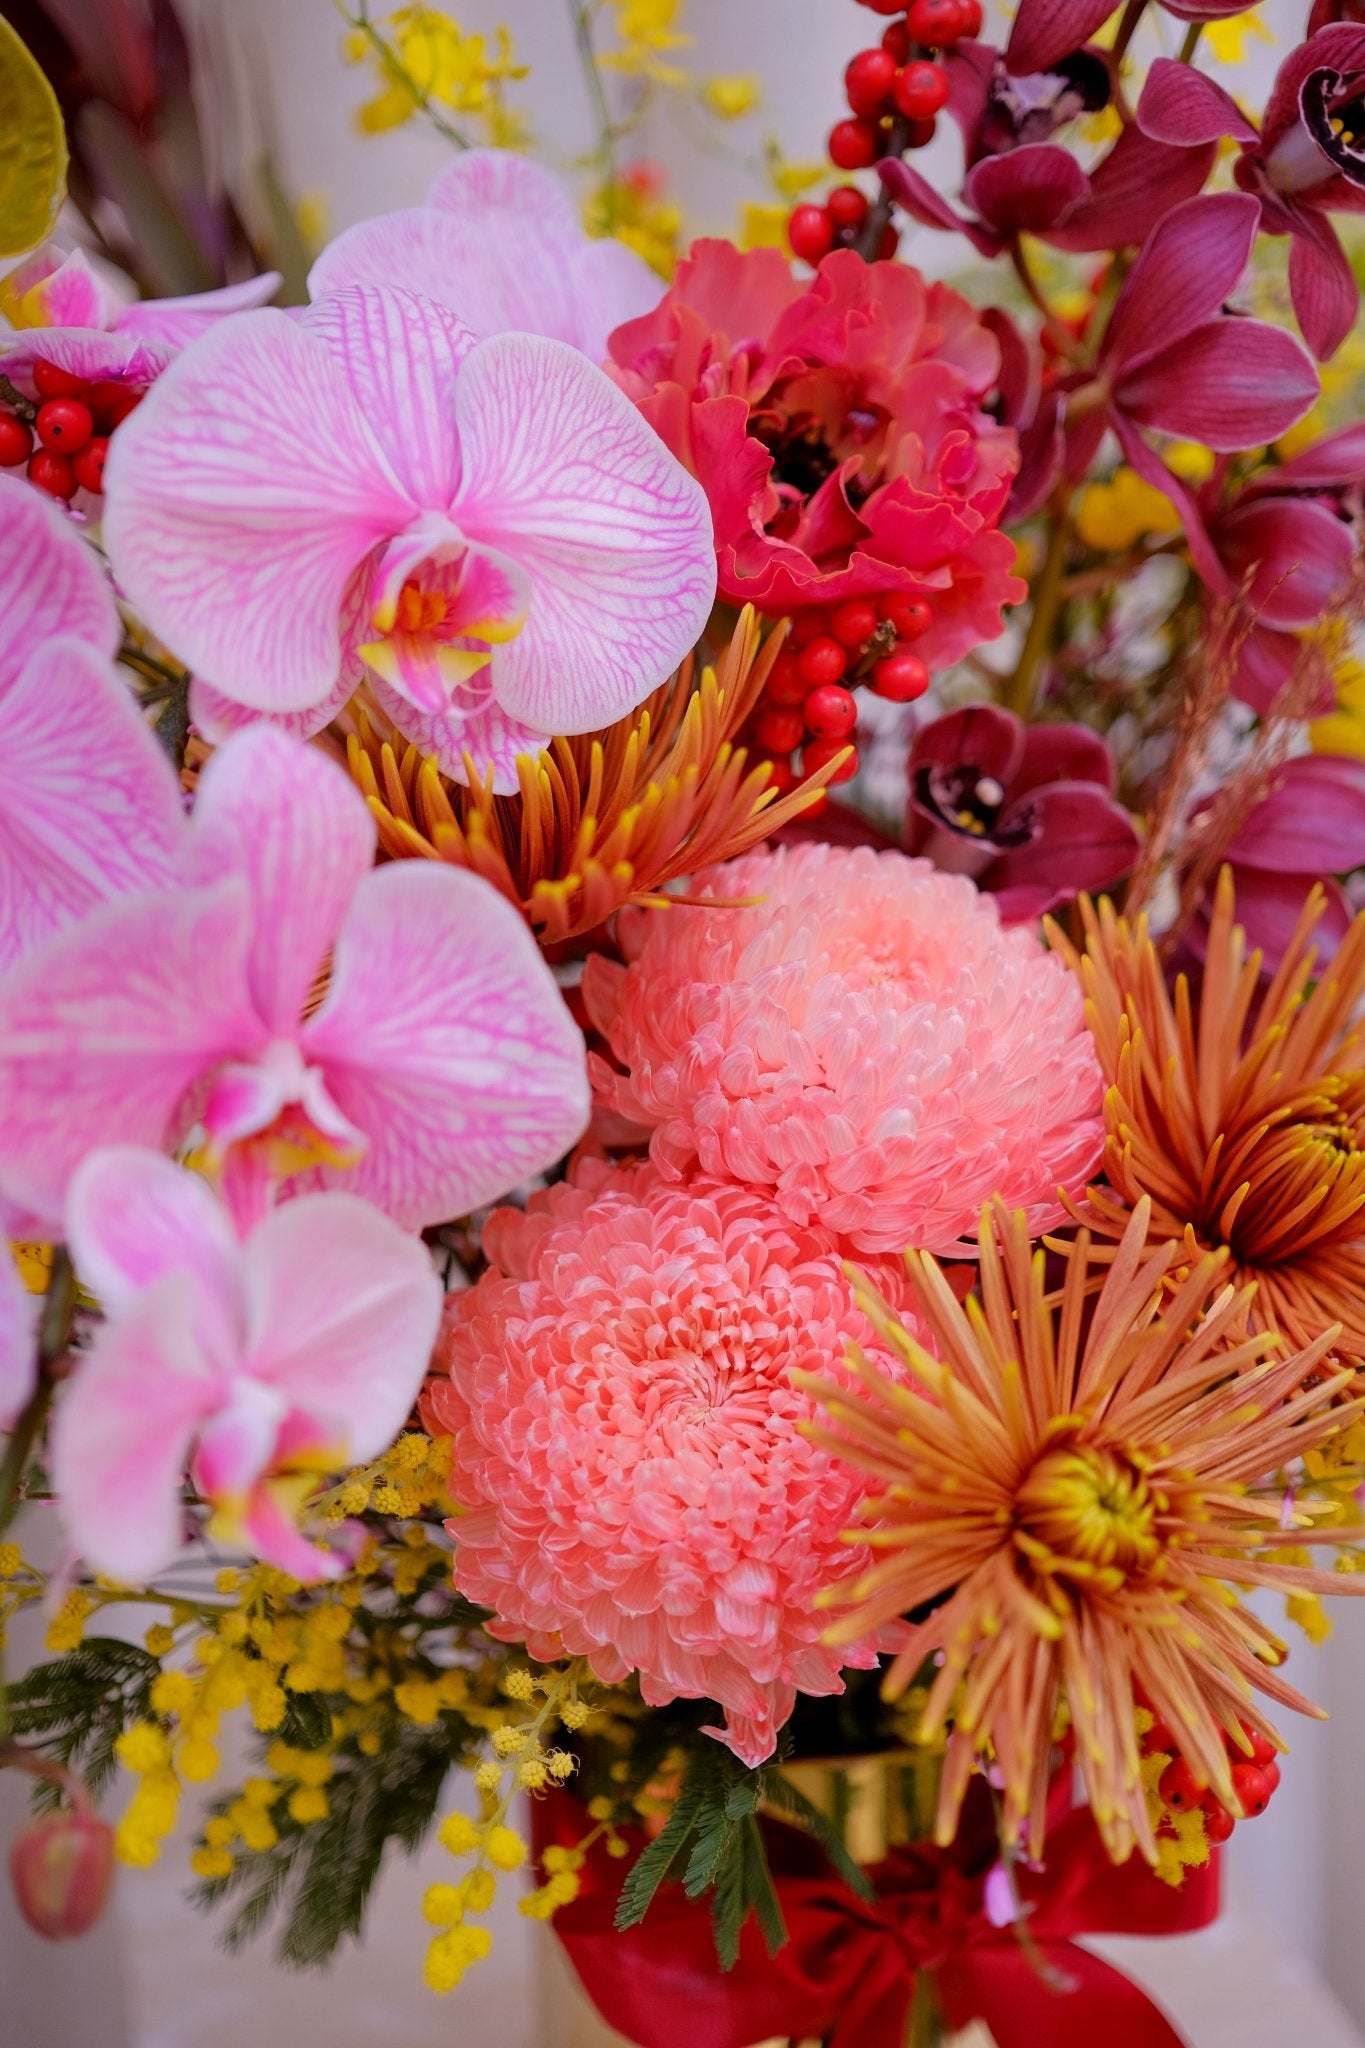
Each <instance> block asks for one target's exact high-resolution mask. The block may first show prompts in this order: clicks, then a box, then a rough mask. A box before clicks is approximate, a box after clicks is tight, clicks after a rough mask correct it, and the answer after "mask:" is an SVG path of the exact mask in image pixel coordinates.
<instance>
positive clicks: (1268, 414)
mask: <svg viewBox="0 0 1365 2048" xmlns="http://www.w3.org/2000/svg"><path fill="white" fill-rule="evenodd" d="M1317 396H1318V377H1317V372H1316V370H1315V369H1314V368H1313V363H1312V359H1311V357H1310V356H1309V355H1308V353H1307V351H1306V350H1305V349H1304V348H1303V347H1302V346H1301V345H1300V343H1298V342H1297V341H1295V339H1294V337H1293V336H1292V335H1291V334H1285V333H1284V332H1283V331H1282V330H1281V329H1280V328H1278V327H1268V326H1266V325H1265V323H1264V322H1263V321H1260V320H1236V319H1231V318H1224V319H1221V320H1209V321H1207V322H1206V323H1205V324H1204V326H1202V327H1199V328H1196V329H1195V331H1194V332H1193V333H1192V334H1186V335H1185V336H1184V337H1183V338H1182V339H1181V341H1180V342H1179V344H1178V345H1177V346H1175V347H1173V348H1171V349H1169V350H1166V351H1164V352H1162V353H1161V354H1159V355H1156V356H1149V357H1148V358H1147V359H1146V360H1145V361H1144V362H1143V363H1142V365H1141V367H1140V368H1137V369H1130V370H1127V371H1126V372H1125V373H1124V375H1123V377H1122V378H1121V380H1120V382H1119V385H1118V388H1117V390H1116V392H1115V398H1116V401H1117V403H1118V404H1119V405H1120V406H1121V407H1122V409H1123V411H1124V412H1126V413H1127V414H1128V416H1129V417H1130V418H1131V419H1134V420H1136V421H1137V422H1138V424H1139V425H1140V426H1144V427H1152V428H1155V429H1157V431H1158V432H1160V433H1163V434H1174V435H1176V436H1178V437H1179V438H1180V439H1182V440H1198V441H1199V442H1201V443H1202V444H1203V446H1204V447H1206V448H1212V449H1214V450H1215V451H1217V452H1219V453H1224V452H1227V453H1231V452H1234V451H1236V450H1238V449H1241V448H1257V447H1259V446H1260V445H1261V443H1262V442H1263V441H1273V440H1275V439H1276V438H1277V437H1278V436H1279V435H1280V434H1283V433H1286V432H1287V431H1288V429H1289V428H1290V427H1292V426H1293V425H1294V424H1295V422H1296V421H1297V420H1301V419H1302V418H1303V416H1304V414H1305V413H1306V412H1307V411H1308V409H1309V407H1310V406H1311V405H1313V403H1314V402H1315V400H1316V399H1317Z"/></svg>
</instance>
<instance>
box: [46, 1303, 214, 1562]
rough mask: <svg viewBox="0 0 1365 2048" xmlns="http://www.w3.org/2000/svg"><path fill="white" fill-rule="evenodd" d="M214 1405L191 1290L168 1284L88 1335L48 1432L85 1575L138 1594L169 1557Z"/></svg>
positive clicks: (178, 1539) (63, 1504) (67, 1517)
mask: <svg viewBox="0 0 1365 2048" xmlns="http://www.w3.org/2000/svg"><path fill="white" fill-rule="evenodd" d="M214 1405H215V1387H214V1379H213V1376H212V1374H211V1372H210V1370H209V1367H208V1365H207V1364H206V1362H205V1360H204V1358H203V1356H202V1355H201V1353H200V1351H199V1347H198V1345H197V1343H196V1341H195V1335H194V1283H193V1281H192V1280H191V1278H190V1276H189V1274H188V1273H168V1274H166V1275H164V1276H163V1278H162V1279H160V1280H158V1281H157V1282H156V1283H155V1284H154V1285H153V1286H152V1287H150V1288H149V1289H148V1290H147V1292H146V1293H145V1294H143V1295H142V1296H141V1297H140V1298H139V1299H138V1300H137V1301H136V1302H134V1303H133V1305H132V1307H131V1308H129V1309H128V1311H127V1313H126V1314H124V1315H121V1316H119V1317H117V1318H115V1319H114V1320H113V1321H111V1322H108V1323H105V1324H104V1325H103V1327H102V1328H101V1329H100V1330H99V1331H98V1332H97V1333H96V1336H95V1341H94V1343H93V1344H92V1346H91V1347H90V1350H89V1351H88V1352H87V1353H86V1354H85V1355H84V1357H83V1358H82V1359H81V1362H80V1365H79V1367H78V1368H77V1371H76V1373H75V1376H74V1378H73V1379H72V1381H71V1382H70V1384H69V1385H68V1386H67V1388H66V1389H65V1390H64V1392H63V1394H62V1398H61V1401H60V1403H59V1405H58V1408H57V1417H56V1421H55V1423H54V1424H53V1428H52V1474H53V1480H54V1483H55V1486H56V1491H57V1494H58V1496H59V1499H60V1502H61V1516H62V1520H63V1522H64V1523H65V1524H66V1527H67V1529H68V1530H69V1531H70V1533H71V1536H72V1539H73V1541H74V1542H75V1544H76V1546H77V1548H78V1549H79V1550H80V1552H81V1554H82V1556H83V1557H84V1558H85V1559H86V1561H87V1563H88V1564H89V1565H91V1567H92V1568H93V1569H94V1570H95V1571H98V1572H103V1573H104V1574H106V1576H108V1577H109V1578H112V1579H118V1580H119V1581H121V1582H122V1583H123V1584H125V1585H130V1586H138V1585H144V1584H145V1583H146V1582H147V1581H148V1580H149V1579H151V1578H153V1577H154V1576H155V1574H156V1573H157V1572H159V1571H161V1570H163V1569H164V1567H165V1566H166V1565H168V1564H169V1563H170V1562H171V1560H172V1559H173V1558H174V1557H175V1555H176V1553H177V1552H178V1551H179V1549H180V1548H181V1540H182V1535H183V1529H184V1515H183V1511H182V1508H181V1504H180V1490H181V1480H182V1476H183V1473H184V1469H185V1462H186V1459H187V1458H188V1456H189V1450H190V1445H191V1443H192V1441H193V1438H194V1433H195V1430H196V1427H197V1426H198V1423H199V1421H200V1419H201V1418H202V1417H203V1416H204V1415H206V1414H208V1413H210V1412H211V1411H212V1408H213V1406H214Z"/></svg>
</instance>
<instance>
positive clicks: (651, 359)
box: [611, 241, 1026, 668]
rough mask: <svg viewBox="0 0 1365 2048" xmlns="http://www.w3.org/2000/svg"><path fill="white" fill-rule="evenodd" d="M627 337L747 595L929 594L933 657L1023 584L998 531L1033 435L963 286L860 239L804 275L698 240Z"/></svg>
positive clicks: (767, 255) (761, 256) (732, 598)
mask: <svg viewBox="0 0 1365 2048" xmlns="http://www.w3.org/2000/svg"><path fill="white" fill-rule="evenodd" d="M611 353H612V358H613V361H614V363H615V365H616V376H617V379H618V381H619V383H620V384H621V386H622V388H623V389H624V390H625V391H627V392H629V394H630V395H631V397H632V398H634V399H635V401H636V403H637V404H638V405H639V407H640V410H641V411H642V412H643V414H644V415H645V418H646V419H647V420H649V421H650V423H651V424H652V425H653V426H655V427H657V428H658V430H659V432H660V434H661V435H662V436H663V438H664V440H665V441H666V442H667V443H668V446H669V447H670V448H671V449H672V450H673V452H674V453H675V455H677V456H678V458H679V459H680V460H681V461H682V462H684V463H685V464H686V465H687V467H688V468H689V469H690V470H691V471H692V474H693V475H694V476H695V477H697V478H698V479H699V480H700V482H701V484H702V486H703V488H704V489H705V491H706V495H707V498H708V499H709V500H710V505H711V513H712V517H713V519H714V521H715V529H716V549H717V554H718V558H719V574H720V592H721V595H722V597H724V598H726V599H727V600H729V602H731V603H732V604H744V603H753V604H755V605H757V606H758V608H759V609H760V610H761V611H764V612H768V613H778V612H788V611H792V610H795V609H799V608H800V607H801V606H803V605H826V604H838V603H840V602H841V601H842V600H843V599H844V598H847V597H861V596H864V595H867V594H876V593H886V592H892V591H900V592H904V593H905V594H906V595H908V596H912V597H918V598H923V599H925V600H926V601H927V602H928V604H929V605H930V607H931V609H932V611H933V622H932V624H931V625H930V626H929V628H928V630H927V631H926V632H925V633H924V634H923V636H922V637H921V638H920V639H918V640H917V641H916V642H915V652H916V653H917V654H919V655H921V656H922V657H923V658H924V660H925V661H927V662H928V663H929V665H930V667H931V668H933V667H944V666H946V665H947V664H948V663H949V662H952V661H956V660H958V659H960V658H961V656H962V655H964V654H968V653H970V652H971V650H972V649H973V648H974V647H978V646H980V644H981V643H982V641H984V640H993V639H994V638H995V637H996V636H997V635H998V634H999V633H1000V631H1001V618H1000V612H1001V607H1002V606H1003V605H1007V604H1017V603H1019V601H1020V600H1021V599H1022V598H1023V597H1024V596H1025V595H1026V586H1025V585H1024V584H1023V583H1022V582H1021V581H1020V580H1019V579H1018V578H1017V577H1016V576H1014V575H1012V574H1011V570H1012V568H1013V565H1014V544H1013V542H1012V541H1009V540H1007V539H1006V538H1005V536H1004V534H1002V533H1001V532H1000V531H999V521H1000V517H1001V514H1002V512H1003V511H1004V507H1005V501H1006V499H1007V498H1008V496H1009V489H1010V483H1011V480H1012V478H1013V476H1014V473H1015V470H1016V469H1017V468H1018V447H1017V443H1016V441H1015V437H1014V434H1013V432H1012V431H1011V429H1009V428H1008V427H1001V426H999V425H998V424H997V422H996V421H995V420H993V419H992V418H991V417H990V415H989V414H988V413H987V412H985V411H984V410H983V407H984V405H985V402H986V400H987V398H988V397H989V396H990V394H991V392H992V390H993V389H994V387H995V384H996V380H997V377H998V375H999V370H1000V348H999V344H998V342H997V341H996V339H995V336H994V335H993V334H992V333H991V331H990V329H989V328H988V327H986V326H985V325H983V323H982V321H981V319H980V318H979V316H978V315H977V314H976V312H975V311H974V310H973V308H972V307H971V306H969V305H968V303H967V301H966V300H965V299H964V298H962V297H960V295H959V294H958V293H957V292H955V291H953V290H952V289H951V287H950V286H948V285H945V284H930V283H928V282H927V281H926V280H925V279H924V278H922V277H921V276H920V274H919V272H918V271H916V270H912V269H910V268H909V267H908V266H906V265H905V264H900V263H871V264H869V263H864V262H863V260H862V258H861V257H859V256H856V255H854V254H853V252H852V251H851V250H847V249H843V250H839V251H837V252H836V253H835V254H834V255H832V256H826V257H825V259H824V261H823V262H822V263H821V264H820V267H819V270H818V272H817V274H816V276H815V278H814V280H813V281H812V282H810V283H803V282H802V281H801V280H800V279H798V278H796V277H794V276H793V275H792V272H791V269H790V267H789V265H788V264H787V263H786V262H785V260H784V259H783V258H782V257H781V256H780V255H779V254H778V253H777V251H776V250H775V249H754V250H751V251H750V252H749V253H748V254H747V255H744V254H741V253H740V251H739V250H738V249H735V248H734V247H732V246H731V244H730V243H728V242H716V241H702V242H698V243H697V244H696V245H695V246H694V248H693V252H692V254H691V256H690V257H689V258H688V259H687V261H686V262H684V263H682V264H680V265H679V267H678V274H677V277H676V279H675V281H674V283H673V286H672V288H671V290H670V291H669V292H668V293H667V295H666V296H665V298H664V299H663V300H662V302H661V303H660V305H659V306H658V307H657V308H656V310H655V311H654V312H653V313H650V314H648V315H647V316H646V317H645V318H644V319H643V320H632V321H631V322H630V323H629V325H627V326H625V327H619V328H618V329H617V330H616V333H615V334H614V335H613V336H612V338H611Z"/></svg>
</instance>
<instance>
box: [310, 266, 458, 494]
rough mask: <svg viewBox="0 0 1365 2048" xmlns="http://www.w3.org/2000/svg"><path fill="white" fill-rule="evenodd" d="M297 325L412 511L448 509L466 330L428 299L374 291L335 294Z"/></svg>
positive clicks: (454, 476)
mask: <svg viewBox="0 0 1365 2048" xmlns="http://www.w3.org/2000/svg"><path fill="white" fill-rule="evenodd" d="M299 324H300V326H301V327H303V328H304V329H305V330H306V331H307V332H308V333H309V334H313V335H316V336H317V338H318V340H319V341H321V342H322V343H324V345H325V346H326V348H327V351H328V353H329V355H330V356H331V357H332V359H333V361H334V362H335V363H336V365H337V367H338V368H339V369H340V370H341V371H342V372H343V373H344V375H345V377H346V380H347V382H348V383H349V385H350V387H351V391H352V393H353V395H354V397H355V401H356V404H357V406H358V407H359V409H360V412H361V415H362V417H363V418H364V420H365V421H366V423H367V425H368V426H369V428H370V431H371V433H373V435H374V436H375V439H376V440H377V441H378V442H379V445H380V446H381V447H382V449H383V450H384V453H385V455H386V456H387V458H388V461H389V466H390V468H391V469H392V471H393V474H394V475H395V476H396V477H398V478H399V479H400V480H401V483H402V486H403V489H404V490H405V491H406V492H407V494H408V496H409V497H410V498H411V500H412V502H413V505H414V506H418V505H423V506H431V507H439V506H443V505H448V504H449V503H450V500H451V499H452V497H453V496H454V495H455V492H456V490H457V488H458V486H459V481H460V448H459V443H458V441H457V440H456V438H455V435H454V432H453V431H452V428H453V422H454V418H455V377H456V373H457V371H458V370H459V367H460V364H461V363H462V362H463V361H464V358H465V357H466V356H467V355H468V353H469V351H470V349H471V348H473V346H474V336H473V335H472V334H471V333H470V331H469V329H468V327H466V326H464V325H463V324H462V323H461V322H460V321H459V320H457V319H456V318H455V317H454V315H453V314H452V313H451V312H449V311H448V310H447V308H446V307H445V306H443V305H438V304H437V303H436V301H435V299H434V297H433V298H421V297H419V296H418V294H417V293H416V292H410V291H380V290H378V289H376V288H375V287H373V286H370V287H365V288H361V287H356V288H353V289H352V290H349V291H344V292H337V293H335V294H333V295H332V296H331V297H329V298H326V299H324V300H323V301H322V302H321V304H319V305H316V306H310V307H309V308H308V310H307V312H306V313H304V314H303V315H301V317H300V321H299ZM409 517H411V514H409ZM403 524H404V525H406V524H407V521H406V520H405V521H403Z"/></svg>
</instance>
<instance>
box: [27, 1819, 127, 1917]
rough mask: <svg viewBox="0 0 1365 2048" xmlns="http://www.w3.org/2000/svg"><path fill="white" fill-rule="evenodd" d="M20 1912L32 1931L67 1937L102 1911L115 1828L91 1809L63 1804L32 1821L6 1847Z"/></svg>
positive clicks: (108, 1881) (111, 1873) (112, 1858)
mask: <svg viewBox="0 0 1365 2048" xmlns="http://www.w3.org/2000/svg"><path fill="white" fill-rule="evenodd" d="M9 1869H10V1878H11V1881H12V1882H13V1885H14V1896H15V1898H16V1899H17V1900H18V1902H19V1911H20V1912H21V1913H22V1914H23V1916H24V1918H25V1920H27V1922H28V1924H29V1926H30V1927H31V1928H32V1929H33V1931H34V1933H35V1934H41V1935H42V1936H43V1937H44V1938H45V1939H46V1940H47V1941H69V1940H70V1939H72V1937H73V1936H75V1935H78V1934H88V1933H89V1931H90V1929H91V1928H92V1927H93V1926H94V1924H95V1922H96V1921H97V1920H98V1919H99V1917H100V1915H101V1913H102V1912H103V1911H104V1907H105V1901H106V1900H107V1899H108V1897H109V1885H110V1881H111V1879H112V1877H113V1874H114V1831H113V1829H112V1828H111V1827H109V1826H108V1825H107V1824H106V1823H105V1822H104V1821H102V1820H97V1819H96V1817H95V1815H94V1814H93V1813H76V1812H73V1811H71V1810H70V1809H64V1810H63V1811H62V1812H60V1813H50V1814H47V1815H45V1816H44V1818H43V1819H42V1820H35V1821H31V1822H30V1823H29V1825H28V1826H27V1827H26V1828H25V1829H24V1831H23V1833H22V1834H21V1835H20V1836H19V1837H18V1838H17V1840H16V1841H15V1843H14V1846H13V1847H12V1848H11V1850H10V1857H9Z"/></svg>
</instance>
